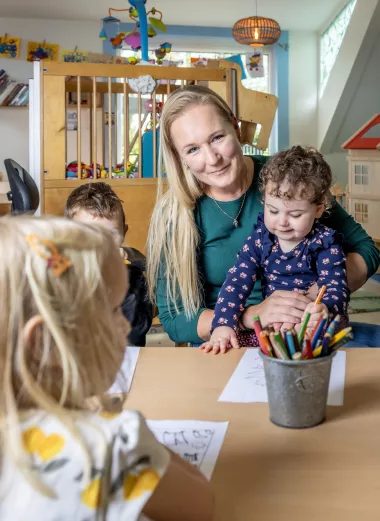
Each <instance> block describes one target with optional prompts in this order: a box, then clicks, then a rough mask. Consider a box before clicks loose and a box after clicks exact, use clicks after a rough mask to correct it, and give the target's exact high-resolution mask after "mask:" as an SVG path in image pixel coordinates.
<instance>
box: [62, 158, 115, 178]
mask: <svg viewBox="0 0 380 521" xmlns="http://www.w3.org/2000/svg"><path fill="white" fill-rule="evenodd" d="M107 177H108V170H107V168H105V167H104V166H103V165H99V163H97V165H96V178H97V179H106V178H107ZM80 178H81V179H94V174H93V167H92V164H91V165H87V164H86V163H82V167H81V176H80ZM66 179H78V162H77V161H72V162H71V163H69V164H68V165H67V167H66Z"/></svg>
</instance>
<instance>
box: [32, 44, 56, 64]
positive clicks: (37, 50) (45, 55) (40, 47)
mask: <svg viewBox="0 0 380 521" xmlns="http://www.w3.org/2000/svg"><path fill="white" fill-rule="evenodd" d="M58 57H59V45H58V44H56V43H46V42H28V54H27V60H28V62H34V61H39V60H50V61H58Z"/></svg>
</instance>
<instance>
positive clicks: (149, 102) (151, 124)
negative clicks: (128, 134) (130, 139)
mask: <svg viewBox="0 0 380 521" xmlns="http://www.w3.org/2000/svg"><path fill="white" fill-rule="evenodd" d="M163 106H164V104H163V102H162V101H157V102H156V128H157V124H158V120H159V116H160V114H161V111H162V107H163ZM144 108H145V110H146V111H147V112H148V114H150V119H149V121H148V123H147V125H146V127H145V132H146V131H147V130H152V129H153V127H154V117H153V99H152V98H151V99H147V100H146V101H145V103H144Z"/></svg>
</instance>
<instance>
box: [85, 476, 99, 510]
mask: <svg viewBox="0 0 380 521" xmlns="http://www.w3.org/2000/svg"><path fill="white" fill-rule="evenodd" d="M101 494H102V480H101V479H100V478H96V479H94V480H92V481H91V483H90V484H89V485H88V487H87V488H86V489H85V490H84V491H83V492H82V502H83V503H84V504H85V505H87V506H88V507H89V508H93V509H96V508H98V507H99V505H100V502H101Z"/></svg>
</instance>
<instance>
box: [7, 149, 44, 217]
mask: <svg viewBox="0 0 380 521" xmlns="http://www.w3.org/2000/svg"><path fill="white" fill-rule="evenodd" d="M4 165H5V169H6V172H7V175H8V182H9V186H10V188H11V191H10V192H8V194H7V196H8V199H9V200H10V201H11V202H12V214H20V213H31V214H34V213H35V211H36V210H37V208H38V206H39V204H40V194H39V192H38V188H37V185H36V183H35V181H34V179H33V177H32V176H30V175H29V174H28V172H27V171H26V170H25V168H22V166H20V165H19V164H18V163H17V162H16V161H14V160H13V159H5V160H4Z"/></svg>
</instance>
